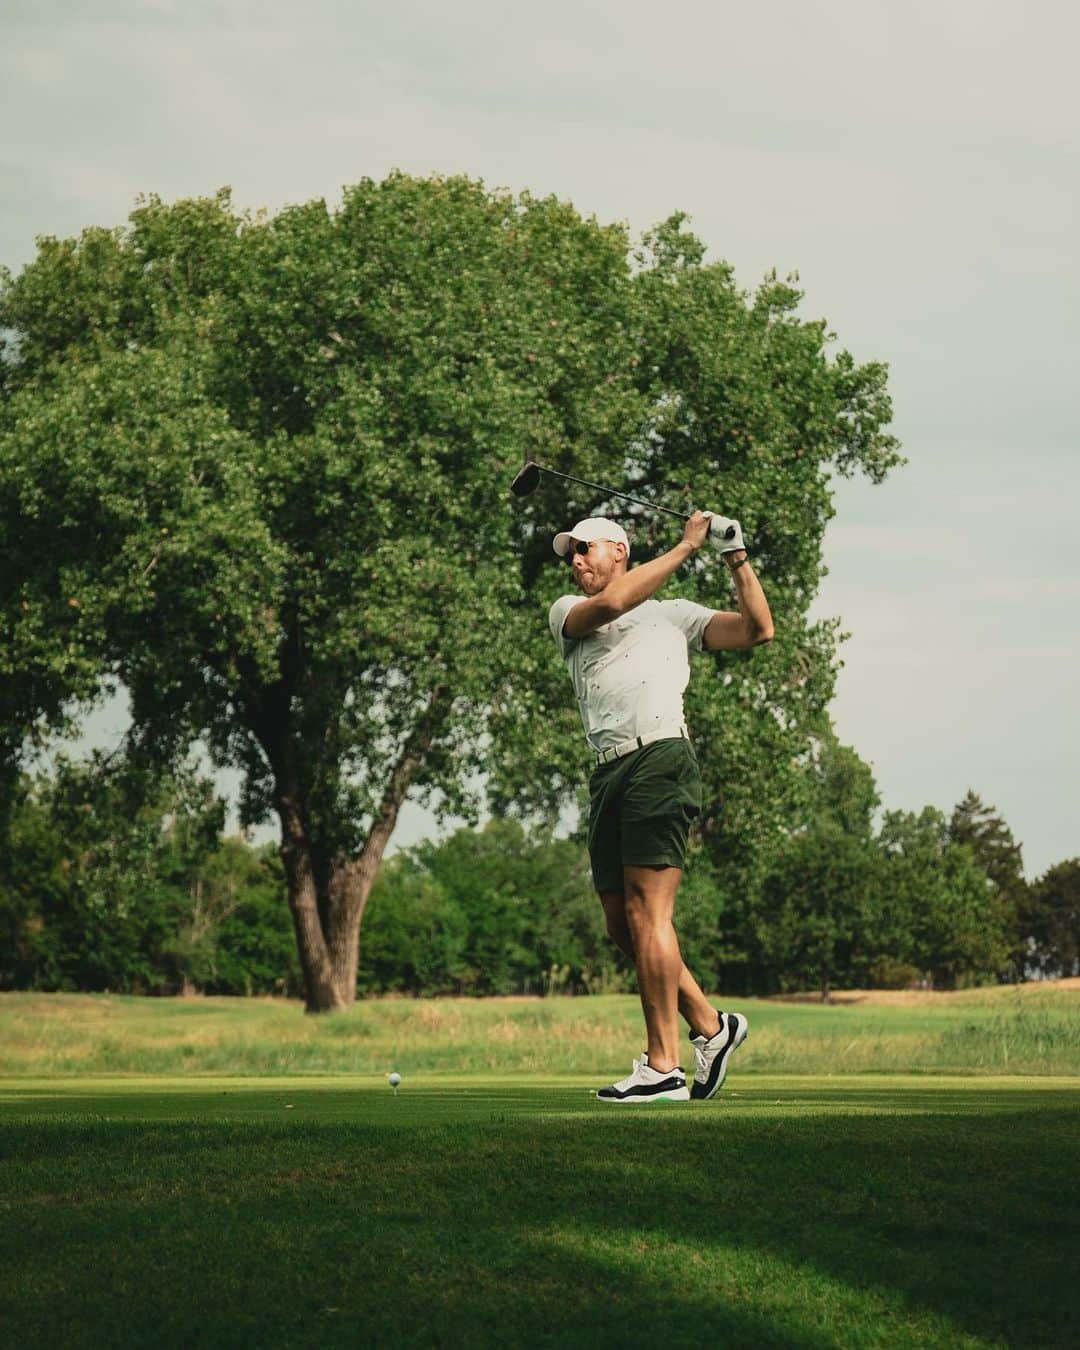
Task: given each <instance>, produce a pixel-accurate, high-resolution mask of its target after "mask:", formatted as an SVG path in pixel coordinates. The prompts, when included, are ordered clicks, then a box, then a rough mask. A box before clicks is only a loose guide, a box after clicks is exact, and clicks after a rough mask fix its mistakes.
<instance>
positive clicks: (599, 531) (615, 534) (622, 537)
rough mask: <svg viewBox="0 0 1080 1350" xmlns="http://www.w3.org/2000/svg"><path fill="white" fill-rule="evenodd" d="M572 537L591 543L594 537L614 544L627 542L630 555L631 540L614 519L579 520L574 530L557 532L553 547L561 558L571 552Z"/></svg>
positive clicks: (594, 518) (591, 518) (596, 517)
mask: <svg viewBox="0 0 1080 1350" xmlns="http://www.w3.org/2000/svg"><path fill="white" fill-rule="evenodd" d="M571 539H581V540H584V542H585V543H586V544H591V543H592V542H593V540H594V539H609V540H610V541H611V542H612V543H613V544H625V546H626V556H627V557H628V558H629V556H630V540H629V539H628V538H627V535H626V531H625V530H624V529H623V527H622V526H621V525H619V524H617V523H616V522H615V521H614V520H605V518H604V517H603V516H591V517H590V518H589V519H588V520H579V521H578V523H577V524H576V525H575V526H574V528H573V529H572V530H563V532H562V533H561V534H557V535H556V536H555V539H554V542H553V543H552V545H551V547H552V548H553V549H554V550H555V552H556V553H557V554H558V555H559V557H560V558H565V557H566V555H567V554H568V553H569V552H570V540H571Z"/></svg>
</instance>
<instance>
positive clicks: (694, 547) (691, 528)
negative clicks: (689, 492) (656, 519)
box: [563, 511, 709, 638]
mask: <svg viewBox="0 0 1080 1350" xmlns="http://www.w3.org/2000/svg"><path fill="white" fill-rule="evenodd" d="M708 534H709V516H708V514H707V513H706V512H704V511H695V512H694V514H693V515H692V516H691V517H690V519H689V520H688V521H687V522H686V529H685V531H684V532H683V537H682V539H680V540H679V542H678V543H677V544H676V545H675V547H674V548H672V549H669V550H668V551H667V553H662V554H661V555H660V557H659V558H654V559H653V560H652V562H647V563H642V564H641V566H640V567H635V568H634V569H633V571H630V572H624V573H623V574H622V576H619V577H616V578H615V580H614V581H612V582H610V583H609V584H608V585H607V586H605V587H604V589H603V590H602V591H599V592H598V593H597V594H596V595H592V596H590V597H589V598H588V600H583V601H582V602H581V604H580V605H575V606H574V608H573V609H572V610H571V611H570V612H569V614H567V616H566V622H565V623H564V624H563V632H564V633H565V634H566V636H567V637H572V638H583V637H587V636H588V635H589V634H590V633H593V632H595V631H596V629H597V628H602V627H603V626H604V624H606V623H611V621H612V620H613V619H617V618H619V616H620V615H622V614H625V613H627V611H628V610H631V609H636V608H637V606H638V605H640V604H642V603H643V602H644V601H646V600H650V599H652V597H653V596H654V595H655V594H656V592H657V591H658V590H659V589H660V587H661V586H662V585H663V584H664V582H665V581H667V579H668V577H670V576H672V575H673V574H674V573H675V572H677V571H678V570H679V568H680V567H681V566H682V565H683V563H684V562H686V560H687V559H688V558H692V557H693V556H694V554H695V553H696V552H697V551H698V549H699V548H701V546H702V544H703V543H704V542H705V540H706V539H707V538H708Z"/></svg>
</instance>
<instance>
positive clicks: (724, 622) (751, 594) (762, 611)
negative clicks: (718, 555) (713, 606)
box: [703, 552, 773, 652]
mask: <svg viewBox="0 0 1080 1350" xmlns="http://www.w3.org/2000/svg"><path fill="white" fill-rule="evenodd" d="M740 558H746V554H745V553H744V552H739V553H735V554H730V555H725V560H727V559H730V561H728V566H729V568H730V567H731V563H732V562H739V559H740ZM731 573H732V576H733V577H734V578H735V603H736V604H737V605H738V606H739V611H738V613H737V614H736V613H732V612H731V611H730V610H717V612H716V613H715V614H714V615H713V616H712V618H711V619H710V620H709V622H708V624H707V625H706V627H705V633H704V636H703V644H704V647H705V650H706V651H710V652H730V651H743V650H745V649H746V648H747V647H757V646H759V645H760V644H761V643H762V642H771V641H772V638H773V621H772V614H771V612H770V610H769V602H768V601H767V600H766V599H765V592H764V591H763V590H762V589H761V582H760V581H758V579H757V576H756V574H755V572H754V569H753V566H752V565H751V563H750V561H749V559H747V561H745V562H741V563H739V565H738V566H737V567H734V568H731Z"/></svg>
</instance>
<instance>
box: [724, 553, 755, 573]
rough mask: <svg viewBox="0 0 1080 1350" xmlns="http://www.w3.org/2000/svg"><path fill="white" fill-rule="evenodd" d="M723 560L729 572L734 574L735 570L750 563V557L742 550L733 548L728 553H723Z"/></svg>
mask: <svg viewBox="0 0 1080 1350" xmlns="http://www.w3.org/2000/svg"><path fill="white" fill-rule="evenodd" d="M723 558H724V563H725V564H726V566H727V570H728V571H729V572H734V571H735V569H736V568H738V567H742V565H743V563H748V562H749V561H750V556H749V554H748V553H747V552H746V549H744V548H733V549H732V550H731V552H730V553H725V554H724V555H723Z"/></svg>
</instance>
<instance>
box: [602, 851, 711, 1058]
mask: <svg viewBox="0 0 1080 1350" xmlns="http://www.w3.org/2000/svg"><path fill="white" fill-rule="evenodd" d="M667 870H668V871H675V872H679V879H680V880H681V879H682V873H681V871H679V869H678V868H668V869H667ZM600 903H601V905H603V907H604V918H605V919H606V921H607V931H608V937H610V938H611V940H612V942H614V944H615V945H616V947H618V948H619V950H620V951H621V952H623V953H625V955H626V956H627V957H629V959H630V960H631V961H635V962H636V960H637V958H636V956H635V954H634V941H633V938H632V937H631V936H630V925H629V923H627V920H626V895H625V893H624V892H623V891H601V892H600ZM679 964H680V970H679V1012H680V1013H682V1015H683V1017H684V1018H685V1019H686V1023H687V1025H688V1026H689V1028H690V1030H691V1031H692V1032H693V1033H694V1035H695V1036H715V1035H716V1033H717V1032H718V1031H719V1030H720V1019H719V1017H718V1016H717V1015H716V1009H715V1008H714V1007H713V1005H712V1003H710V1002H709V1000H708V999H707V998H706V997H705V995H704V993H703V992H702V990H701V986H700V985H699V984H698V982H697V980H695V979H694V977H693V975H691V973H690V969H689V967H688V966H687V965H686V963H685V962H684V961H683V960H682V955H681V954H680V956H679ZM651 1059H652V1057H651V1056H650V1062H651ZM676 1062H677V1057H676Z"/></svg>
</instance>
